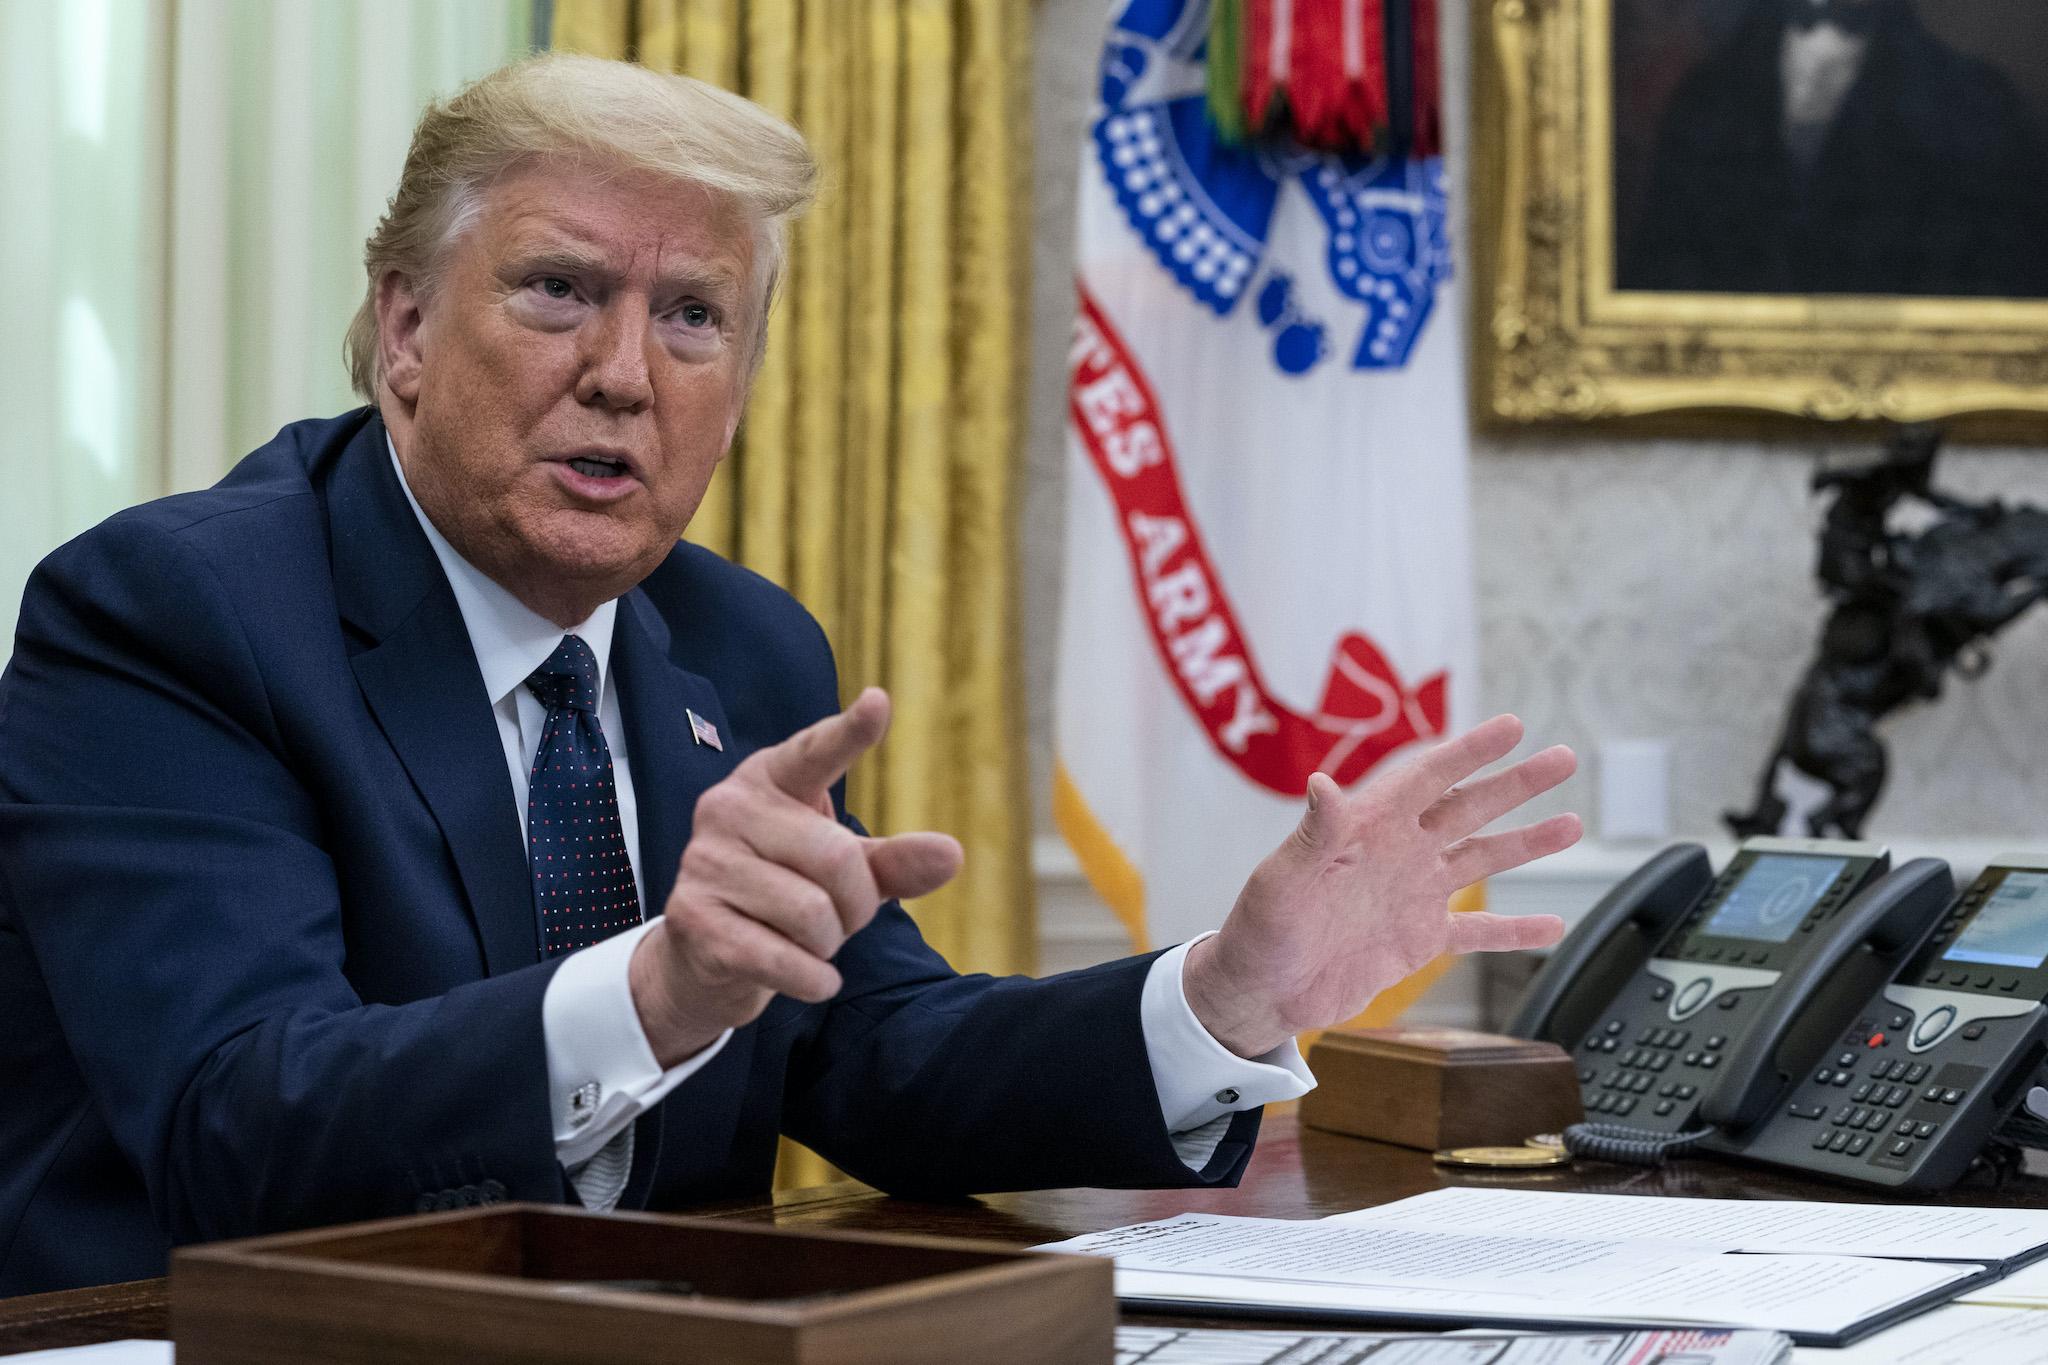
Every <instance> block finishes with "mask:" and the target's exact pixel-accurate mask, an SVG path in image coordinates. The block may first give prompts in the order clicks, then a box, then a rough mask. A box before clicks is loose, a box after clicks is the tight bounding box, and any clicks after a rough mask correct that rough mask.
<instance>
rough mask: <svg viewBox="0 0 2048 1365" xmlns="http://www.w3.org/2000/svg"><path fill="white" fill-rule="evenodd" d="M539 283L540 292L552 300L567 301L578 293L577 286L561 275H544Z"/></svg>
mask: <svg viewBox="0 0 2048 1365" xmlns="http://www.w3.org/2000/svg"><path fill="white" fill-rule="evenodd" d="M539 283H540V292H541V293H543V294H546V295H547V296H548V297H549V298H551V299H566V298H568V297H570V296H571V295H573V294H574V293H575V292H576V286H575V285H573V284H571V283H569V282H568V281H567V280H565V279H563V278H562V277H561V276H560V275H544V276H542V277H541V279H540V282H539Z"/></svg>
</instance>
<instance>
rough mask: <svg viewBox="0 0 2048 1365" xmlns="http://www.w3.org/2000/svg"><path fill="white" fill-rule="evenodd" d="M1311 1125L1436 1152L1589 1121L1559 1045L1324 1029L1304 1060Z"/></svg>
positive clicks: (1427, 1032)
mask: <svg viewBox="0 0 2048 1365" xmlns="http://www.w3.org/2000/svg"><path fill="white" fill-rule="evenodd" d="M1308 1066H1309V1070H1311V1071H1313V1072H1314V1073H1315V1075H1316V1088H1315V1089H1314V1090H1311V1091H1309V1092H1308V1094H1306V1095H1304V1096H1302V1099H1301V1121H1302V1122H1303V1123H1305V1124H1308V1125H1309V1126H1310V1127H1313V1128H1322V1129H1327V1130H1328V1131H1330V1132H1333V1133H1349V1134H1350V1135H1351V1136H1353V1137H1363V1138H1372V1139H1374V1140H1375V1141H1378V1142H1393V1143H1398V1144H1400V1145H1401V1146H1403V1147H1420V1148H1422V1149H1423V1150H1424V1151H1429V1152H1434V1151H1440V1150H1442V1149H1443V1148H1446V1147H1497V1146H1512V1145H1514V1144H1517V1143H1521V1142H1524V1141H1527V1140H1528V1139H1529V1138H1531V1137H1533V1136H1535V1135H1536V1134H1537V1133H1556V1132H1560V1131H1562V1130H1563V1129H1564V1127H1565V1126H1566V1125H1567V1124H1572V1123H1577V1122H1578V1121H1579V1120H1581V1119H1582V1118H1584V1117H1585V1110H1584V1109H1583V1108H1582V1107H1581V1105H1580V1103H1579V1078H1578V1072H1577V1071H1576V1070H1575V1069H1574V1068H1573V1066H1572V1059H1571V1058H1570V1057H1569V1056H1568V1055H1566V1053H1565V1052H1564V1050H1563V1049H1562V1048H1559V1047H1556V1046H1555V1045H1553V1044H1550V1043H1532V1042H1527V1041H1525V1040H1523V1039H1520V1038H1509V1037H1505V1036H1503V1035H1501V1034H1495V1033H1473V1032H1471V1031H1469V1030H1466V1029H1455V1028H1362V1029H1330V1030H1328V1031H1326V1032H1325V1033H1324V1034H1323V1036H1322V1037H1321V1038H1319V1039H1317V1040H1316V1043H1315V1045H1314V1046H1313V1047H1311V1048H1310V1049H1309V1053H1308Z"/></svg>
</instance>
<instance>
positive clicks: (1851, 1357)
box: [1375, 1303, 2048, 1365]
mask: <svg viewBox="0 0 2048 1365" xmlns="http://www.w3.org/2000/svg"><path fill="white" fill-rule="evenodd" d="M1792 1359H1793V1360H1794V1361H1795V1362H1797V1365H2048V1313H2043V1312H2041V1311H2040V1310H2038V1309H2033V1308H1988V1307H1984V1306H1981V1305H1978V1304H1970V1303H1955V1304H1950V1305H1949V1306H1948V1307H1946V1308H1937V1309H1935V1310H1934V1311H1933V1312H1932V1313H1923V1314H1922V1315H1921V1316H1919V1317H1917V1318H1914V1319H1913V1320H1912V1321H1911V1322H1902V1323H1900V1324H1899V1325H1898V1326H1896V1327H1887V1328H1886V1329H1885V1330H1884V1331H1882V1332H1879V1333H1878V1334H1877V1335H1876V1336H1874V1337H1866V1338H1864V1339H1863V1340H1862V1341H1859V1342H1857V1343H1856V1344H1855V1345H1854V1346H1845V1347H1843V1348H1842V1349H1840V1350H1837V1351H1824V1350H1816V1349H1814V1348H1812V1347H1804V1346H1802V1347H1800V1348H1799V1349H1798V1350H1796V1351H1794V1352H1793V1353H1792ZM1375 1365H1378V1363H1377V1362H1375Z"/></svg>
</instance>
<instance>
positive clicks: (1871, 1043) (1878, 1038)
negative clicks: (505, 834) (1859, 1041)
mask: <svg viewBox="0 0 2048 1365" xmlns="http://www.w3.org/2000/svg"><path fill="white" fill-rule="evenodd" d="M1863 1046H1865V1047H1883V1046H1884V1035H1883V1034H1882V1033H1873V1034H1871V1035H1870V1036H1869V1037H1868V1038H1866V1039H1864V1040H1863Z"/></svg>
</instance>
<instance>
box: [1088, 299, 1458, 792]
mask: <svg viewBox="0 0 2048 1365" xmlns="http://www.w3.org/2000/svg"><path fill="white" fill-rule="evenodd" d="M1068 359H1069V363H1070V366H1071V382H1070V385H1069V388H1068V391H1067V393H1068V415H1069V416H1070V418H1071V419H1072V421H1073V426H1074V431H1075V432H1076V433H1077V434H1078V436H1079V437H1080V439H1081V443H1082V445H1083V447H1084V448H1085V449H1086V450H1087V452H1088V458H1089V461H1090V462H1091V463H1092V464H1093V465H1094V467H1095V472H1096V473H1097V474H1098V475H1100V476H1101V478H1102V482H1103V486H1104V487H1105V488H1106V489H1107V490H1108V491H1109V494H1110V497H1111V499H1112V500H1113V501H1114V502H1115V504H1116V516H1117V524H1118V526H1119V528H1120V529H1121V530H1122V532H1123V540H1124V546H1125V549H1126V550H1127V551H1128V552H1129V554H1130V566H1131V583H1132V587H1133V589H1134V590H1135V592H1136V594H1137V598H1138V610H1139V614H1140V615H1142V616H1143V617H1144V618H1145V620H1146V621H1147V623H1149V625H1150V627H1151V634H1152V642H1153V644H1154V646H1155V647H1156V648H1157V650H1158V652H1159V661H1160V663H1161V665H1162V666H1163V667H1164V668H1165V670H1166V673H1167V675H1168V676H1169V677H1170V678H1172V680H1173V683H1174V687H1175V688H1176V689H1177V690H1178V691H1179V693H1180V695H1181V700H1182V701H1184V702H1185V703H1186V704H1187V707H1188V709H1189V711H1190V712H1192V713H1193V715H1194V717H1195V719H1196V720H1197V721H1198V722H1199V723H1200V725H1201V727H1202V730H1203V732H1204V733H1206V734H1207V735H1208V736H1209V739H1210V742H1211V743H1212V744H1213V745H1214V746H1215V748H1216V751H1217V753H1218V754H1220V755H1221V756H1222V757H1223V758H1224V759H1225V760H1227V761H1228V762H1229V763H1231V764H1232V765H1233V766H1235V767H1236V768H1237V769H1238V770H1239V771H1240V772H1242V773H1243V774H1244V775H1245V776H1246V777H1248V778H1250V779H1251V780H1252V781H1253V782H1256V783H1258V784H1259V785H1260V786H1262V787H1265V788H1267V789H1268V790H1270V791H1273V792H1277V793H1279V794H1280V795H1282V796H1300V795H1301V794H1302V792H1304V791H1305V790H1307V787H1308V778H1309V774H1310V773H1313V772H1318V771H1321V772H1326V773H1328V774H1329V775H1330V776H1331V777H1333V778H1335V779H1336V780H1337V781H1338V782H1339V783H1340V784H1342V785H1344V786H1349V785H1350V784H1352V783H1353V782H1356V781H1358V779H1359V778H1361V777H1363V776H1364V775H1365V774H1366V773H1367V771H1369V770H1370V769H1371V768H1372V767H1373V765H1375V764H1376V763H1378V762H1379V761H1380V760H1381V759H1383V758H1385V757H1386V756H1387V755H1388V754H1390V753H1392V752H1393V751H1394V750H1396V749H1399V748H1400V747H1402V746H1403V745H1406V744H1409V743H1412V742H1413V741H1415V740H1418V739H1427V738H1430V737H1433V736H1436V735H1440V734H1442V733H1443V729H1444V719H1445V715H1444V712H1445V690H1446V686H1447V679H1446V675H1445V674H1444V673H1442V672H1441V671H1439V672H1437V673H1434V674H1432V675H1430V676H1429V677H1428V678H1425V679H1423V681H1422V682H1421V683H1419V684H1417V685H1415V686H1414V687H1412V688H1411V687H1409V686H1408V685H1407V684H1405V683H1403V682H1402V681H1401V677H1400V675H1399V674H1398V673H1397V672H1396V671H1395V669H1394V666H1393V664H1392V663H1391V662H1390V661H1389V660H1388V659H1387V657H1386V655H1385V654H1384V653H1383V652H1382V651H1381V650H1380V648H1379V646H1377V645H1376V644H1374V643H1373V642H1372V640H1371V639H1370V638H1369V637H1367V636H1366V635H1365V634H1364V633H1362V632H1359V631H1351V632H1347V633H1346V634H1344V635H1342V636H1340V637H1339V638H1338V640H1337V647H1336V650H1335V652H1334V655H1333V657H1332V658H1331V661H1330V667H1329V672H1328V674H1327V676H1326V678H1325V680H1324V684H1323V695H1322V698H1321V702H1320V704H1319V706H1318V707H1317V709H1316V710H1315V711H1313V712H1307V713H1304V712H1299V711H1296V710H1294V709H1293V708H1291V707H1289V706H1287V705H1286V704H1284V703H1283V702H1281V701H1280V700H1279V699H1278V698H1276V697H1275V696H1274V695H1273V694H1272V691H1271V689H1269V688H1268V687H1267V686H1266V684H1265V681H1264V679H1263V678H1262V677H1261V675H1260V672H1259V668H1258V665H1257V663H1256V661H1255V660H1254V659H1253V657H1252V651H1251V645H1250V642H1249V641H1248V640H1247V639H1246V637H1245V634H1244V631H1243V630H1242V629H1241V628H1240V627H1239V626H1238V623H1237V615H1236V613H1235V612H1234V611H1233V610H1232V609H1231V606H1230V601H1229V599H1228V598H1227V597H1226V596H1225V595H1224V592H1223V580H1222V578H1221V576H1220V575H1219V574H1218V573H1217V571H1216V565H1215V564H1214V562H1213V561H1211V559H1210V558H1209V552H1208V549H1207V547H1206V546H1205V545H1204V544H1203V543H1202V536H1201V531H1200V528H1199V527H1198V526H1197V524H1196V521H1195V517H1194V512H1193V510H1192V509H1191V508H1190V507H1189V506H1188V502H1187V497H1186V494H1185V493H1184V492H1183V491H1182V488H1181V483H1180V474H1179V471H1178V469H1177V468H1176V465H1175V460H1174V451H1173V443H1172V441H1171V440H1170V439H1169V438H1168V435H1167V430H1166V422H1165V418H1164V415H1163V414H1162V413H1161V412H1160V410H1159V400H1158V399H1157V398H1156V397H1155V396H1154V395H1153V392H1152V386H1151V384H1150V382H1148V381H1147V380H1146V378H1145V375H1144V372H1143V371H1142V370H1140V369H1139V368H1138V364H1137V361H1136V359H1135V358H1134V357H1133V356H1132V355H1131V353H1130V350H1129V348H1128V347H1127V346H1126V345H1125V344H1124V341H1123V338H1122V337H1120V336H1118V335H1117V332H1116V330H1115V329H1114V328H1113V327H1111V326H1110V324H1109V319H1108V318H1107V317H1106V316H1104V314H1103V312H1102V309H1101V308H1100V307H1099V306H1098V305H1097V304H1096V302H1095V300H1094V298H1093V297H1092V296H1091V295H1090V294H1089V293H1088V291H1087V290H1086V289H1085V288H1083V289H1082V290H1081V300H1080V312H1079V315H1078V316H1077V317H1076V319H1075V323H1074V346H1073V350H1072V352H1071V354H1070V355H1069V357H1068ZM1088 586H1089V585H1085V584H1081V585H1073V587H1072V588H1071V590H1073V591H1086V590H1087V589H1088ZM1316 587H1317V585H1315V584H1308V583H1305V584H1303V585H1302V591H1304V592H1313V591H1315V590H1316Z"/></svg>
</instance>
